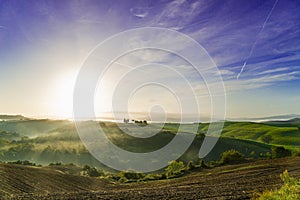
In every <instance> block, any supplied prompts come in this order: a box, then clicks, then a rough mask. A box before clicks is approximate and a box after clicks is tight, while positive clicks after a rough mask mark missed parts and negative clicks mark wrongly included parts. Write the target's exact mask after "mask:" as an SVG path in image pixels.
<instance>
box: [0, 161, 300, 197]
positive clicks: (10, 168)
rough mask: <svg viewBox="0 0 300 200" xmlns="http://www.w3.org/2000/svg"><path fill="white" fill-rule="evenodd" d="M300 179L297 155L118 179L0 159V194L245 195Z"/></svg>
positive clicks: (2, 195) (58, 195)
mask: <svg viewBox="0 0 300 200" xmlns="http://www.w3.org/2000/svg"><path fill="white" fill-rule="evenodd" d="M285 169H287V170H288V171H289V173H290V175H292V176H294V177H297V178H300V157H291V158H281V159H274V160H259V161H255V162H250V163H244V164H238V165H228V166H222V167H217V168H214V169H205V170H203V171H201V172H191V173H190V174H187V175H185V176H183V177H180V178H175V179H170V180H161V181H148V182H140V183H127V184H120V183H114V182H110V181H107V180H103V179H97V178H88V177H82V176H76V175H68V174H65V173H63V172H61V171H56V170H53V169H52V170H50V169H47V168H37V167H26V166H19V165H7V164H0V199H1V197H2V198H3V199H6V198H7V199H10V198H12V199H250V198H251V197H252V196H253V195H254V194H257V193H258V192H262V191H264V190H270V189H274V188H278V187H280V186H281V185H282V182H281V180H280V174H281V173H282V172H283V171H284V170H285Z"/></svg>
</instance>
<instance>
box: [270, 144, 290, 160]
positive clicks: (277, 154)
mask: <svg viewBox="0 0 300 200" xmlns="http://www.w3.org/2000/svg"><path fill="white" fill-rule="evenodd" d="M291 155H292V152H291V151H290V150H288V149H285V148H284V147H282V146H274V147H272V157H273V158H282V157H287V156H291Z"/></svg>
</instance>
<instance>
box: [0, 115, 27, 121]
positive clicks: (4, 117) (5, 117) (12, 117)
mask: <svg viewBox="0 0 300 200" xmlns="http://www.w3.org/2000/svg"><path fill="white" fill-rule="evenodd" d="M27 119H29V118H27V117H24V116H23V115H0V120H27Z"/></svg>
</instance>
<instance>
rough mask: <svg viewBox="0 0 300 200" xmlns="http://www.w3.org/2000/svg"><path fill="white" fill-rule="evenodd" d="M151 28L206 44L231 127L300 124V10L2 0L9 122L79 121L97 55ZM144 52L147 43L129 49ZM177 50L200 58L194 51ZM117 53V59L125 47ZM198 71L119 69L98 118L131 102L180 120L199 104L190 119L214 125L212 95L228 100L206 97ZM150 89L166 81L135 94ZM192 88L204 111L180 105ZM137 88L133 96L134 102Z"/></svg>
mask: <svg viewBox="0 0 300 200" xmlns="http://www.w3.org/2000/svg"><path fill="white" fill-rule="evenodd" d="M143 27H159V28H167V29H170V30H173V31H178V32H179V33H182V34H185V35H187V36H189V37H190V38H192V39H193V40H195V41H196V42H197V43H199V45H200V46H201V47H202V48H203V52H202V54H201V55H202V56H203V55H204V54H205V53H204V52H206V53H207V55H209V58H211V59H212V60H213V63H215V65H216V69H217V72H218V73H219V75H221V78H222V80H223V81H222V82H223V83H224V87H225V92H226V116H227V117H228V118H242V117H249V118H250V117H263V116H271V115H284V114H300V103H299V102H300V89H299V86H300V2H299V1H297V0H295V1H293V0H286V1H283V0H266V1H261V0H253V1H244V0H243V1H241V0H228V1H217V0H214V1H206V0H205V1H204V0H203V1H202V0H200V1H191V0H177V1H176V0H175V1H168V0H161V1H150V0H145V1H130V0H124V1H104V0H99V1H76V0H74V1H66V0H63V1H59V0H53V1H43V0H41V1H30V0H29V1H17V0H0V113H3V114H22V115H25V116H30V117H62V118H64V117H71V116H72V113H73V91H74V86H75V82H76V78H77V75H78V74H79V72H80V70H81V69H82V65H83V64H84V63H85V61H86V60H87V59H89V55H91V52H92V51H93V50H94V49H95V47H97V45H99V44H100V43H101V42H103V41H105V40H106V39H107V38H109V37H111V36H113V35H115V34H118V33H121V32H123V31H126V30H130V29H134V28H143ZM145 35H146V34H145ZM147 37H151V38H152V37H154V38H156V39H157V38H158V39H160V41H159V42H158V45H162V44H163V43H164V41H165V40H166V38H163V37H159V34H157V35H156V34H154V35H150V36H147ZM134 42H139V41H128V43H129V44H130V43H132V44H133V43H134ZM175 42H177V43H178V44H177V43H176V44H175V45H176V46H178V48H179V49H180V48H181V49H183V51H185V52H188V53H189V54H193V55H195V56H196V55H197V52H196V51H194V49H191V48H189V47H188V46H185V43H184V42H182V41H180V40H178V41H175ZM114 47H115V49H111V50H110V51H108V53H112V54H113V51H114V50H117V49H118V48H119V44H118V43H116V44H115V46H114ZM203 53H204V54H203ZM199 55H200V54H199ZM200 57H201V56H199V59H200ZM204 59H208V58H204ZM147 63H150V64H148V65H147ZM204 63H205V62H204ZM141 65H143V66H141ZM99 67H100V68H101V67H102V66H99ZM139 67H140V68H139ZM137 68H139V69H137ZM132 69H135V70H132ZM130 70H131V71H130ZM193 70H194V69H193V67H191V66H189V64H188V63H186V62H185V61H183V60H182V58H180V57H178V56H176V55H174V54H171V53H168V52H165V51H160V50H157V49H156V50H151V49H149V50H143V51H136V52H131V54H128V55H127V56H126V55H125V56H123V57H120V58H118V59H117V60H115V62H114V63H113V64H112V65H111V67H110V68H109V70H108V71H107V74H106V75H105V76H103V77H102V82H101V81H100V86H99V87H98V90H97V91H96V92H95V99H96V100H95V113H96V115H101V114H103V113H107V112H111V109H112V106H113V104H117V105H116V106H117V107H118V105H120V104H122V102H124V100H123V98H125V97H128V98H129V99H126V102H127V104H126V105H125V107H126V108H128V110H130V112H132V113H135V112H136V113H138V112H149V111H151V112H154V113H155V112H160V111H161V110H165V112H167V113H177V114H178V113H180V105H181V104H189V107H188V108H187V109H188V110H189V111H188V113H192V110H193V109H195V110H197V109H199V110H200V111H201V114H202V115H203V116H209V115H210V114H211V100H210V96H209V92H212V93H215V94H217V93H218V92H219V91H215V90H213V91H205V88H206V85H205V80H204V79H203V77H202V78H201V76H195V74H196V73H194V71H193ZM178 73H179V74H178ZM182 76H183V77H185V79H184V81H183V80H181V78H182ZM209 76H210V77H209V78H211V79H214V76H215V75H213V74H210V75H209ZM120 77H121V78H122V77H123V78H124V79H122V84H120ZM149 77H151V79H149ZM148 79H149V80H148ZM145 80H148V81H151V80H152V81H153V82H155V83H157V82H159V81H162V82H163V83H164V87H162V86H161V85H159V84H156V85H155V84H153V85H148V86H143V87H142V89H139V87H137V88H134V87H133V85H136V84H140V85H142V84H143V82H145ZM180 80H181V81H180ZM185 81H187V82H188V84H190V85H192V88H194V89H195V90H194V91H195V92H196V93H197V94H196V99H197V103H198V107H197V108H195V107H193V106H191V105H194V104H193V102H192V101H189V100H188V99H187V98H185V99H184V100H178V99H180V98H183V97H186V96H187V95H189V94H191V93H190V92H189V89H186V87H188V84H186V82H185ZM101 84H102V85H101ZM185 84H186V85H185ZM212 84H214V83H212ZM120 85H121V86H120ZM116 87H120V88H119V89H118V88H116ZM129 87H130V88H132V91H128V92H129V93H130V95H131V96H128V94H125V92H124V91H126V89H125V88H129ZM174 88H175V89H174ZM212 88H213V87H212ZM176 89H178V91H177V92H176V91H175V92H174V91H173V90H176ZM117 90H118V91H119V92H116V94H115V91H117ZM120 91H121V92H120ZM114 95H121V96H115V97H114ZM122 95H123V96H122ZM117 97H119V98H117ZM115 99H117V100H115ZM120 99H121V100H120ZM127 100H128V101H127ZM178 101H179V103H178ZM180 101H183V102H180ZM180 103H181V104H180ZM181 106H182V105H181ZM216 108H217V109H218V106H215V109H216ZM120 111H122V112H123V111H124V110H122V109H121V110H120ZM125 111H126V110H125ZM195 112H196V111H195ZM152 114H153V113H152Z"/></svg>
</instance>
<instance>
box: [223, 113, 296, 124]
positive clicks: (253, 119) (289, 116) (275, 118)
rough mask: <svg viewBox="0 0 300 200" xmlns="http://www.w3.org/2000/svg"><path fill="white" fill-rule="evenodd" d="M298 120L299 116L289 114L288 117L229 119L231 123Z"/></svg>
mask: <svg viewBox="0 0 300 200" xmlns="http://www.w3.org/2000/svg"><path fill="white" fill-rule="evenodd" d="M297 118H300V115H299V114H289V115H275V116H268V117H252V118H232V119H229V120H231V121H254V122H259V121H274V120H276V121H277V120H278V121H287V120H293V119H297Z"/></svg>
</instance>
